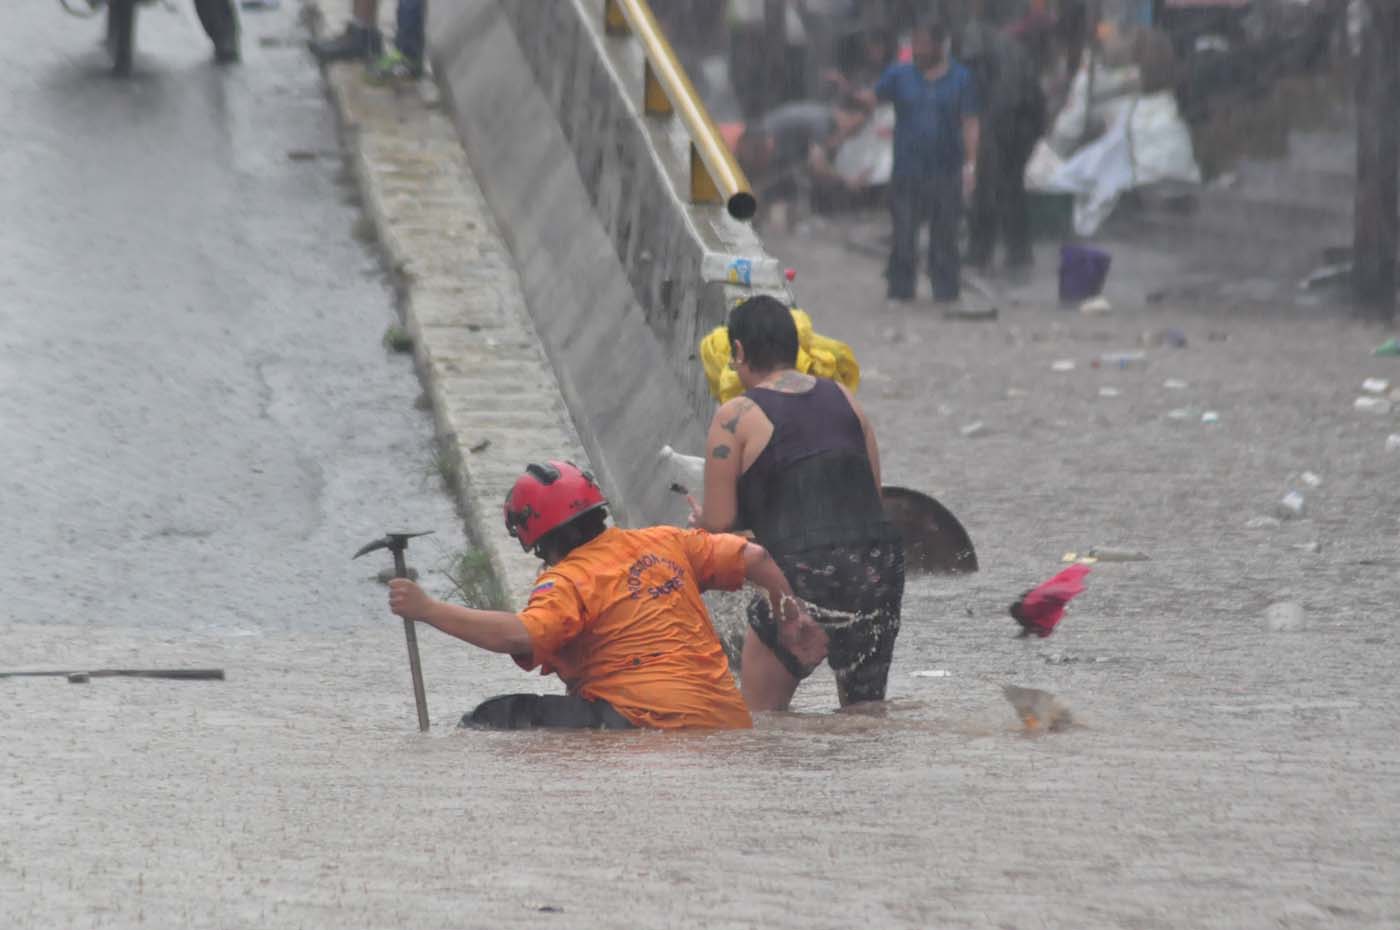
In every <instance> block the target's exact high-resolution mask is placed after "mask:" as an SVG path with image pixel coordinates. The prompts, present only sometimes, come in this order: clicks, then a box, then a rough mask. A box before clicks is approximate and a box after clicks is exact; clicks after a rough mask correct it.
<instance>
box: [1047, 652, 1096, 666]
mask: <svg viewBox="0 0 1400 930" xmlns="http://www.w3.org/2000/svg"><path fill="white" fill-rule="evenodd" d="M1041 658H1042V659H1044V660H1045V663H1046V664H1047V665H1074V664H1076V663H1079V662H1093V663H1094V664H1096V665H1097V664H1098V663H1100V662H1107V661H1108V656H1094V657H1093V658H1092V659H1086V658H1084V657H1083V656H1075V655H1066V654H1064V653H1062V652H1052V653H1050V654H1049V655H1048V656H1041Z"/></svg>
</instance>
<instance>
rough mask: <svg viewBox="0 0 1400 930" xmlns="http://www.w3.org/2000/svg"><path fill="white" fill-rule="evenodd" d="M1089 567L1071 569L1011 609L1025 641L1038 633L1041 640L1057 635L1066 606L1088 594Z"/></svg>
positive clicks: (1030, 592)
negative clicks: (1054, 633)
mask: <svg viewBox="0 0 1400 930" xmlns="http://www.w3.org/2000/svg"><path fill="white" fill-rule="evenodd" d="M1089 572H1090V568H1089V567H1088V566H1087V565H1071V566H1070V567H1069V568H1066V569H1064V570H1063V571H1061V572H1059V573H1058V574H1056V575H1055V577H1053V578H1051V579H1050V580H1049V581H1046V582H1044V583H1042V584H1039V585H1037V586H1035V587H1034V588H1031V589H1030V590H1029V591H1027V592H1026V593H1025V594H1022V595H1021V596H1020V598H1018V599H1017V600H1016V602H1015V603H1014V604H1012V605H1011V608H1010V613H1011V617H1012V619H1013V620H1015V621H1016V622H1017V623H1019V624H1020V625H1021V638H1023V639H1024V638H1025V637H1027V636H1030V635H1031V634H1032V633H1034V634H1035V635H1036V636H1039V637H1040V638H1041V639H1044V638H1045V637H1047V636H1049V635H1050V634H1051V633H1053V632H1055V626H1056V625H1057V624H1058V623H1059V622H1060V618H1061V617H1063V616H1064V615H1065V606H1066V605H1067V604H1069V602H1070V601H1072V600H1074V598H1075V597H1077V596H1078V595H1080V594H1082V593H1083V592H1084V578H1085V576H1086V575H1088V574H1089Z"/></svg>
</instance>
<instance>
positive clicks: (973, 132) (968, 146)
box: [962, 116, 982, 171]
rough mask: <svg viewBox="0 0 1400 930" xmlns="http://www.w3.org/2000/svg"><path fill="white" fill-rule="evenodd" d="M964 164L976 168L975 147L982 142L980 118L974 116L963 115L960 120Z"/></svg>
mask: <svg viewBox="0 0 1400 930" xmlns="http://www.w3.org/2000/svg"><path fill="white" fill-rule="evenodd" d="M962 131H963V148H964V149H965V155H964V159H965V162H964V164H965V165H966V166H972V168H973V170H974V171H975V170H976V165H977V148H978V146H979V145H981V144H982V120H981V119H979V118H978V117H976V116H965V117H963V121H962Z"/></svg>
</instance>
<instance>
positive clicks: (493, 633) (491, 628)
mask: <svg viewBox="0 0 1400 930" xmlns="http://www.w3.org/2000/svg"><path fill="white" fill-rule="evenodd" d="M389 609H390V610H392V611H393V612H394V613H396V614H398V615H399V616H400V617H403V618H404V619H406V620H421V621H423V622H424V623H427V624H430V625H432V626H435V627H437V628H438V629H439V630H442V632H444V633H446V634H447V635H449V636H455V637H457V638H458V639H460V640H462V641H463V642H468V643H471V644H472V645H473V646H479V647H480V648H482V649H486V650H489V651H491V652H503V653H506V654H508V655H521V654H524V653H528V652H531V651H532V650H533V649H534V646H533V644H532V643H531V642H530V634H529V632H528V631H527V630H526V629H525V624H523V623H521V622H520V618H519V617H517V616H516V615H515V614H512V613H506V612H505V611H501V610H474V609H472V608H470V607H459V606H458V605H456V604H445V603H443V602H442V601H438V600H434V599H433V598H431V597H428V595H427V594H426V593H424V591H423V589H422V588H420V587H418V585H416V584H414V583H413V582H411V581H409V580H408V579H406V578H395V579H394V580H393V581H391V582H389Z"/></svg>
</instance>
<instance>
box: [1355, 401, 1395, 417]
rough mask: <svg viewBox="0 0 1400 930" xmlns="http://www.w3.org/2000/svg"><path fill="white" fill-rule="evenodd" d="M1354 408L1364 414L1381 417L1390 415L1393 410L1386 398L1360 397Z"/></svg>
mask: <svg viewBox="0 0 1400 930" xmlns="http://www.w3.org/2000/svg"><path fill="white" fill-rule="evenodd" d="M1352 406H1353V407H1355V408H1356V409H1357V410H1359V411H1361V412H1362V413H1374V414H1379V415H1381V416H1384V415H1385V414H1387V413H1390V409H1391V405H1390V401H1388V400H1386V399H1385V398H1384V397H1358V398H1357V399H1356V402H1355V403H1353V404H1352Z"/></svg>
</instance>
